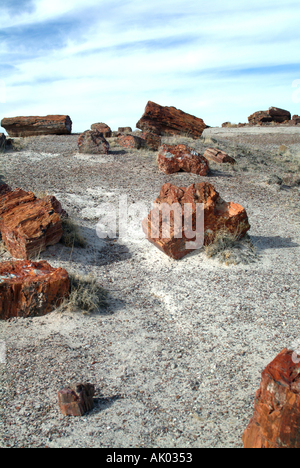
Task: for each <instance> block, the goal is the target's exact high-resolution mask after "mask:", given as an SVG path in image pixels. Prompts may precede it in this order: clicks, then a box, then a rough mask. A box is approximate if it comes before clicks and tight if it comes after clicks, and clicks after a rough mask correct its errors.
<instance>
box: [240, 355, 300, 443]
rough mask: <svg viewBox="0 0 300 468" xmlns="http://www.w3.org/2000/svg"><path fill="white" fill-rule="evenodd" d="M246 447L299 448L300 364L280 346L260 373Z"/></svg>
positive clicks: (247, 432) (245, 436) (245, 435)
mask: <svg viewBox="0 0 300 468" xmlns="http://www.w3.org/2000/svg"><path fill="white" fill-rule="evenodd" d="M243 443H244V447H245V448H300V363H299V359H293V351H288V350H287V349H286V348H285V349H283V350H282V351H281V352H280V353H279V354H278V356H276V358H275V359H274V360H273V361H272V362H271V363H270V364H268V366H267V367H266V368H265V369H264V371H263V372H262V374H261V383H260V388H259V389H258V390H257V392H256V395H255V406H254V415H253V417H252V418H251V420H250V422H249V424H248V426H247V428H246V430H245V432H244V434H243Z"/></svg>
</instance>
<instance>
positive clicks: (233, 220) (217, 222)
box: [142, 182, 250, 260]
mask: <svg viewBox="0 0 300 468" xmlns="http://www.w3.org/2000/svg"><path fill="white" fill-rule="evenodd" d="M198 203H203V204H204V229H203V230H204V232H203V231H202V226H201V223H199V225H197V221H199V218H198V219H197V217H196V216H197V204H198ZM155 204H156V206H155V207H154V208H153V209H152V210H151V212H150V213H149V215H148V217H147V218H145V219H144V220H143V222H142V228H143V231H144V233H145V235H146V237H147V238H148V240H149V241H150V242H152V243H153V244H154V245H155V246H156V247H157V248H159V249H160V250H161V251H162V252H164V253H165V254H167V255H168V256H169V257H172V258H174V259H176V260H177V259H179V258H181V257H183V256H184V255H186V254H187V253H189V252H191V251H192V250H195V248H200V247H201V246H202V245H203V244H204V245H208V244H209V243H211V242H212V241H213V240H214V238H215V235H216V233H217V232H218V231H219V230H221V229H224V228H225V229H227V230H228V231H230V232H232V233H237V234H238V235H239V237H242V236H244V235H245V234H246V232H247V231H248V230H249V229H250V225H249V223H248V217H247V213H246V211H245V209H244V208H243V207H242V206H241V205H238V204H237V203H232V202H229V203H227V202H225V201H223V200H222V199H221V197H220V196H219V194H218V192H217V191H216V190H215V188H214V187H213V186H212V185H211V184H209V183H207V182H201V183H199V184H193V185H191V186H189V187H188V188H183V187H176V186H175V185H172V184H169V183H166V184H164V185H163V186H162V187H161V191H160V195H159V197H158V198H157V199H156V200H155ZM171 205H173V207H174V208H175V209H174V211H171V216H169V215H168V210H167V212H165V211H164V210H165V208H166V207H167V208H168V206H169V207H170V206H171ZM185 211H186V213H185ZM166 213H167V214H166ZM184 216H186V220H187V221H186V222H189V225H190V226H191V228H190V229H191V230H192V231H193V233H194V234H195V235H194V234H193V233H191V232H189V231H187V232H186V229H185V222H184ZM199 229H200V231H199ZM193 235H194V237H193ZM193 241H195V242H196V244H197V245H195V246H194V247H193V248H191V246H190V245H188V244H187V242H193ZM198 241H199V242H198Z"/></svg>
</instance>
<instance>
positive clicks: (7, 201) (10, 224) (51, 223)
mask: <svg viewBox="0 0 300 468" xmlns="http://www.w3.org/2000/svg"><path fill="white" fill-rule="evenodd" d="M62 215H65V216H66V215H67V214H66V212H65V211H64V210H63V209H62V207H61V205H60V203H59V202H58V201H57V200H56V198H55V197H45V198H44V199H37V198H36V197H35V195H34V194H33V193H32V192H25V191H24V190H22V189H16V190H14V191H8V192H6V193H5V194H3V195H2V196H0V231H1V235H2V239H3V241H4V243H5V245H6V247H7V249H8V251H9V252H10V254H11V255H12V256H13V257H15V258H22V259H29V258H31V257H33V256H35V255H37V254H39V253H40V252H42V251H43V250H45V249H46V247H47V246H48V245H54V244H56V243H57V242H59V241H60V239H61V237H62V233H63V232H62V225H61V219H60V216H62Z"/></svg>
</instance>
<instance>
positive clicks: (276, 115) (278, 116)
mask: <svg viewBox="0 0 300 468" xmlns="http://www.w3.org/2000/svg"><path fill="white" fill-rule="evenodd" d="M290 120H291V113H290V112H289V111H287V110H284V109H279V108H278V107H270V108H269V110H267V111H258V112H254V114H252V115H250V116H249V117H248V121H249V124H251V125H263V124H266V123H271V122H274V123H277V124H280V123H285V122H286V123H287V122H288V121H290Z"/></svg>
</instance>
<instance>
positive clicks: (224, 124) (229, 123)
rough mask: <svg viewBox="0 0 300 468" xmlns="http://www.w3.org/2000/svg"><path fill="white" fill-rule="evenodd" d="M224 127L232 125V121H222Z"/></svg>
mask: <svg viewBox="0 0 300 468" xmlns="http://www.w3.org/2000/svg"><path fill="white" fill-rule="evenodd" d="M222 127H223V128H225V127H231V122H224V123H222Z"/></svg>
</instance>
